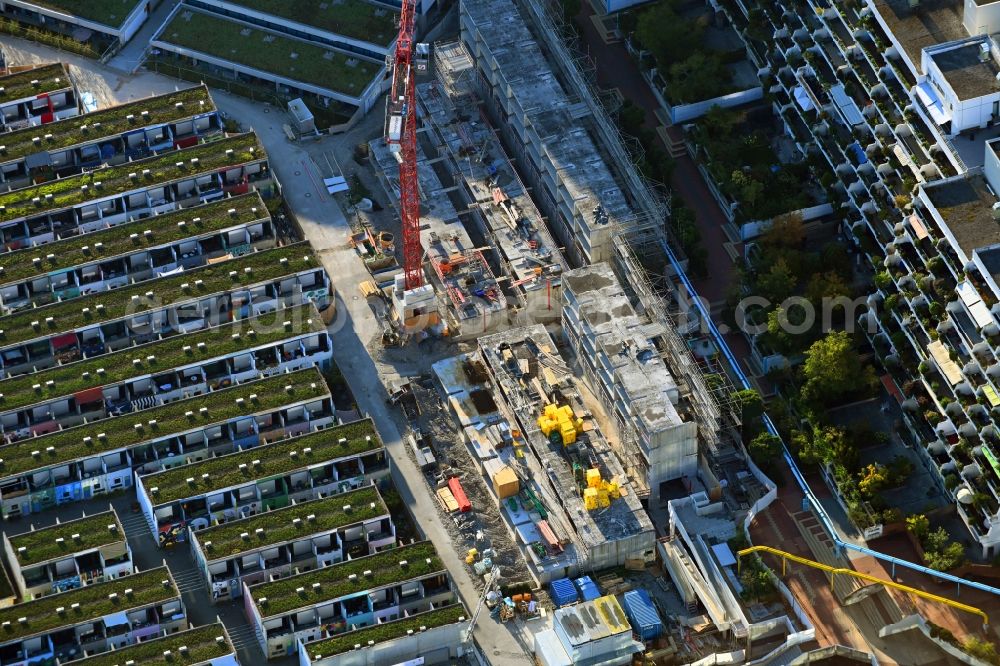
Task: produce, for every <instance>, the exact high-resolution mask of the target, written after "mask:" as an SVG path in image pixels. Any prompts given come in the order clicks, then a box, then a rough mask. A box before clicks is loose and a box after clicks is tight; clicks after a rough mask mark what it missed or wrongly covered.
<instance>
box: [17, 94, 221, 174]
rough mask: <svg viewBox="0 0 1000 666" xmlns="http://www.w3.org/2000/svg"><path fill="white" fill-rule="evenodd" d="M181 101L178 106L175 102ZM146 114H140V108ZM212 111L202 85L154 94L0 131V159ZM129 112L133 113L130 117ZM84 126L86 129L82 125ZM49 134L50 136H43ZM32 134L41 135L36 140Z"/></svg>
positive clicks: (102, 137) (77, 143)
mask: <svg viewBox="0 0 1000 666" xmlns="http://www.w3.org/2000/svg"><path fill="white" fill-rule="evenodd" d="M178 104H181V106H177V105H178ZM143 111H146V112H147V115H146V116H143V115H142V112H143ZM212 111H215V102H213V101H212V96H211V95H209V94H208V88H206V87H205V86H204V85H201V86H195V87H194V88H187V89H186V90H181V91H179V92H172V93H167V94H165V95H155V96H152V97H147V98H146V99H142V100H138V101H136V102H129V103H128V104H122V105H120V106H113V107H110V108H107V109H101V110H100V111H94V112H93V113H87V114H84V115H81V116H74V117H73V118H65V119H63V120H58V121H56V122H54V123H49V124H47V125H42V126H36V127H25V128H24V129H19V130H16V131H14V132H10V133H8V134H0V146H5V148H4V149H2V150H0V163H3V162H11V161H14V160H16V159H20V158H23V157H27V156H28V155H34V154H35V153H41V152H51V151H57V150H62V149H64V148H69V147H71V146H78V145H81V144H86V143H96V142H99V141H101V140H102V139H104V138H106V137H113V136H118V135H120V134H124V133H125V132H130V131H135V130H139V129H141V128H143V127H150V126H152V125H161V124H165V123H172V122H175V121H177V120H182V119H184V118H190V117H192V116H197V115H200V114H202V113H210V112H212ZM129 115H133V116H135V117H134V118H133V119H132V120H129V119H128V116H129ZM84 128H86V129H84ZM48 135H51V138H43V137H46V136H48ZM35 138H38V139H41V141H39V143H37V144H36V143H35V141H34V140H35Z"/></svg>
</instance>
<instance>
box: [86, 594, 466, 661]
mask: <svg viewBox="0 0 1000 666" xmlns="http://www.w3.org/2000/svg"><path fill="white" fill-rule="evenodd" d="M463 618H466V619H467V618H468V614H467V613H466V612H465V607H464V606H462V604H452V605H451V606H445V607H444V608H437V609H435V610H432V611H427V612H425V613H417V614H416V615H411V616H410V617H407V618H403V619H402V620H396V621H395V622H385V623H383V624H375V625H372V626H370V627H364V628H362V629H356V630H354V631H347V632H344V633H342V634H337V635H336V636H331V637H330V638H325V639H323V640H319V641H314V642H312V643H306V645H305V649H306V650H308V651H309V658H310V659H311V660H313V661H319V660H320V659H322V658H323V657H332V656H334V655H338V654H343V653H344V652H348V651H350V650H353V649H354V646H355V645H360V646H361V647H362V648H366V647H368V643H375V644H377V643H385V642H387V641H391V640H395V639H397V638H403V637H404V636H406V635H407V632H408V631H412V632H413V633H418V632H419V631H420V628H421V627H424V628H426V629H433V628H435V627H443V626H445V625H448V624H455V623H456V622H461V621H462V619H463ZM87 666H90V665H89V664H88V665H87Z"/></svg>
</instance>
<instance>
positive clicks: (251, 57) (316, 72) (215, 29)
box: [154, 0, 384, 97]
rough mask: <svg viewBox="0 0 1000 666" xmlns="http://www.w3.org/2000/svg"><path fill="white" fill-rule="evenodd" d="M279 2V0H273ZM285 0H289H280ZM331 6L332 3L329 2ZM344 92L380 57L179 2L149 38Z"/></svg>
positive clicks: (358, 85)
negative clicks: (372, 58)
mask: <svg viewBox="0 0 1000 666" xmlns="http://www.w3.org/2000/svg"><path fill="white" fill-rule="evenodd" d="M276 2H281V0H276ZM286 4H289V5H292V4H295V3H290V2H288V3H286ZM332 7H333V9H332V11H336V9H337V8H338V7H337V5H336V4H333V5H332ZM154 41H160V42H164V43H167V44H174V45H176V46H180V47H183V48H185V49H190V50H191V51H197V52H200V53H204V54H206V55H209V56H213V57H215V58H219V59H222V60H228V61H230V62H234V63H236V64H239V65H244V66H246V67H253V68H254V69H258V70H260V71H262V72H267V73H268V74H274V75H276V76H281V77H284V78H286V79H291V80H293V81H301V82H302V83H308V84H310V85H313V86H317V87H319V88H325V89H327V90H332V91H334V92H337V93H341V94H343V95H347V96H349V97H360V96H361V94H362V93H363V92H364V91H365V88H367V87H368V85H369V84H371V82H372V80H373V79H374V78H375V76H376V75H378V74H380V73H381V72H382V71H383V68H384V65H383V64H382V63H374V62H371V61H370V60H366V59H364V58H361V57H359V56H356V55H355V56H352V55H350V54H347V53H345V52H343V51H337V50H335V49H333V48H332V47H323V46H320V45H318V44H315V43H312V42H307V41H304V40H301V39H295V38H292V37H286V36H284V35H282V34H281V33H278V32H273V31H271V30H264V29H262V28H256V27H253V26H251V25H249V24H247V23H242V22H240V21H235V20H229V19H225V18H222V17H219V16H217V15H214V14H208V13H205V12H201V11H197V10H195V9H192V8H191V7H188V6H187V5H181V8H180V10H178V11H177V13H176V14H174V18H173V20H171V21H170V24H169V25H167V26H166V27H164V28H163V30H161V31H160V33H159V34H158V35H157V36H156V37H155V38H154Z"/></svg>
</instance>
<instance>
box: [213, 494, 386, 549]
mask: <svg viewBox="0 0 1000 666" xmlns="http://www.w3.org/2000/svg"><path fill="white" fill-rule="evenodd" d="M372 504H374V505H375V506H372ZM345 506H350V507H351V510H350V511H344V507H345ZM386 513H388V509H386V506H385V503H384V502H383V501H382V496H381V495H380V494H379V492H378V490H377V489H376V488H374V487H371V486H367V487H364V488H359V489H357V490H352V491H349V492H346V493H340V494H338V495H333V496H330V497H324V498H322V499H316V500H311V501H309V502H300V503H299V504H295V505H291V506H286V507H284V508H281V509H276V510H274V511H267V512H265V513H258V514H257V515H255V516H250V517H249V518H243V519H241V520H231V521H229V522H227V523H223V524H222V525H216V526H215V527H209V528H207V529H204V530H201V531H199V532H197V533H196V534H195V536H196V538H197V540H198V543H199V544H201V548H202V552H204V553H205V558H206V559H207V560H209V561H213V560H219V559H223V558H227V557H232V556H233V555H236V554H238V553H246V552H249V551H252V550H258V549H260V548H267V547H269V546H272V545H277V544H282V543H288V542H289V541H295V540H297V539H303V538H306V537H308V536H310V535H313V534H321V533H324V532H330V531H332V530H336V529H340V528H341V527H346V526H348V525H354V524H356V523H360V522H364V521H366V520H371V519H373V518H378V517H379V516H384V515H385V514H386ZM308 516H313V520H309V519H308ZM296 518H298V519H299V521H300V522H299V523H297V524H296V523H295V522H294V521H295V519H296ZM258 528H263V529H264V533H263V534H262V535H258V534H257V529H258ZM244 533H246V534H249V535H251V537H250V539H249V540H244V539H243V537H242V536H241V535H242V534H244ZM208 543H211V544H212V545H211V546H207V545H206V544H208Z"/></svg>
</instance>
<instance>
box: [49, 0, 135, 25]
mask: <svg viewBox="0 0 1000 666" xmlns="http://www.w3.org/2000/svg"><path fill="white" fill-rule="evenodd" d="M30 4H33V5H37V6H39V7H44V8H46V9H54V10H56V11H59V12H62V13H64V14H71V15H73V16H78V17H80V18H82V19H85V20H87V21H93V22H94V23H100V24H101V25H104V26H107V27H109V28H114V29H116V30H117V29H118V28H120V27H121V26H122V24H124V23H125V19H127V18H128V17H129V14H131V13H132V12H133V11H134V10H135V7H136V5H138V4H139V0H84V1H83V2H81V1H80V0H30Z"/></svg>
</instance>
